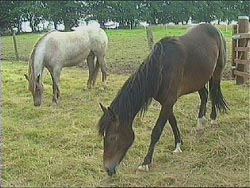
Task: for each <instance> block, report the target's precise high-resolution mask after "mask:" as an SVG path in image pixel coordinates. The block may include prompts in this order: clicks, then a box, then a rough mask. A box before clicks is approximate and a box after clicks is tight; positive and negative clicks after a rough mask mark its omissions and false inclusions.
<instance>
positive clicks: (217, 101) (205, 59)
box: [98, 24, 228, 176]
mask: <svg viewBox="0 0 250 188" xmlns="http://www.w3.org/2000/svg"><path fill="white" fill-rule="evenodd" d="M225 63H226V43H225V39H224V37H223V36H222V33H221V32H220V31H219V30H217V29H216V28H215V27H214V26H212V25H210V24H201V25H198V26H196V27H194V28H192V29H191V30H189V31H188V32H187V33H186V34H185V35H183V36H180V37H166V38H163V39H161V40H160V41H159V42H157V43H156V44H155V46H154V49H153V50H152V51H151V53H150V54H149V55H148V57H147V58H146V59H145V60H144V62H143V63H142V64H141V65H140V67H139V69H138V70H137V71H136V72H135V73H134V74H133V75H131V76H130V77H129V79H128V80H127V81H126V82H125V84H124V85H123V87H122V88H121V89H120V91H119V92H118V94H117V96H116V97H115V99H114V100H113V102H112V103H111V105H110V107H108V108H106V107H104V106H103V105H102V104H100V105H101V108H102V110H103V112H104V114H103V116H102V117H101V118H100V120H99V123H98V126H99V134H100V135H101V136H103V141H104V153H103V164H104V168H105V170H106V172H107V173H108V175H110V176H112V175H113V174H115V173H116V167H117V166H118V165H119V163H120V162H121V161H122V159H123V157H124V156H125V154H126V152H127V150H128V149H129V148H130V147H131V145H132V143H133V141H134V137H135V136H134V131H133V128H132V123H133V120H134V118H135V116H136V114H137V113H138V112H139V111H141V112H144V111H145V110H147V108H148V106H149V104H150V102H151V100H152V99H155V100H156V101H158V102H159V103H160V104H161V111H160V114H159V117H158V119H157V121H156V124H155V126H154V128H153V130H152V134H151V143H150V145H149V149H148V152H147V155H146V157H145V158H144V161H143V163H142V164H141V165H140V166H139V169H140V170H146V171H148V169H149V168H150V165H151V163H152V157H153V152H154V149H155V145H156V143H157V142H158V140H159V138H160V135H161V133H162V130H163V128H164V126H165V124H166V122H167V121H169V123H170V125H171V128H172V131H173V134H174V138H175V150H174V152H181V148H180V147H181V145H182V144H183V142H182V139H181V134H180V131H179V128H178V126H177V121H176V118H175V115H174V111H173V106H174V104H175V103H176V101H177V99H178V98H179V97H180V96H183V95H186V94H189V93H193V92H196V91H198V92H199V95H200V99H201V105H200V110H199V115H198V122H199V121H204V119H205V113H206V103H207V98H208V90H207V89H206V87H205V85H206V84H207V83H209V94H210V99H211V102H212V112H211V114H210V118H211V119H212V120H213V121H215V120H216V118H217V111H216V109H218V110H220V111H226V110H227V109H228V106H227V104H226V102H225V100H224V98H223V96H222V93H221V87H220V82H221V78H222V72H223V69H224V66H225Z"/></svg>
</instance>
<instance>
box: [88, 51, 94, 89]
mask: <svg viewBox="0 0 250 188" xmlns="http://www.w3.org/2000/svg"><path fill="white" fill-rule="evenodd" d="M94 60H95V54H94V53H93V52H92V51H91V52H90V53H89V55H88V57H87V64H88V68H89V79H88V82H87V88H88V89H91V86H92V82H93V74H94V68H95V62H94Z"/></svg>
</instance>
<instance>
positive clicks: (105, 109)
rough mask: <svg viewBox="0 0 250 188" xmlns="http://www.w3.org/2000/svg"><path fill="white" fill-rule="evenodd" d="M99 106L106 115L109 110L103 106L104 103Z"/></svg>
mask: <svg viewBox="0 0 250 188" xmlns="http://www.w3.org/2000/svg"><path fill="white" fill-rule="evenodd" d="M99 104H100V106H101V109H102V111H103V112H104V114H105V113H108V109H107V108H106V107H105V106H103V105H102V103H99Z"/></svg>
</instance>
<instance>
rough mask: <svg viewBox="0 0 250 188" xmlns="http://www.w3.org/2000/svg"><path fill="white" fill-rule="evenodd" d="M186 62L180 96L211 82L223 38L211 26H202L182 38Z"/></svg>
mask: <svg viewBox="0 0 250 188" xmlns="http://www.w3.org/2000/svg"><path fill="white" fill-rule="evenodd" d="M180 41H181V43H182V45H183V47H184V49H185V50H184V51H185V57H186V58H185V61H184V70H183V78H182V84H181V89H180V95H184V94H187V93H191V92H195V91H198V90H200V89H202V88H203V87H204V86H205V84H206V83H207V82H208V81H209V80H210V78H211V77H212V75H213V72H214V70H215V67H216V64H217V62H218V57H219V54H220V50H221V48H220V45H221V37H220V33H219V31H218V30H217V29H216V28H215V27H214V26H212V25H211V24H201V25H198V26H196V27H194V28H193V29H191V30H190V31H188V32H187V34H185V35H183V36H182V37H180Z"/></svg>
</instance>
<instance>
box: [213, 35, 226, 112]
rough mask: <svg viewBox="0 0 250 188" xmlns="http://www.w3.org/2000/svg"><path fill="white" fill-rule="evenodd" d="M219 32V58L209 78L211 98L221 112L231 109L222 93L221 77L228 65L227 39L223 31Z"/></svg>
mask: <svg viewBox="0 0 250 188" xmlns="http://www.w3.org/2000/svg"><path fill="white" fill-rule="evenodd" d="M218 33H219V38H220V39H219V42H218V45H219V48H220V50H219V56H218V59H217V64H216V67H215V70H214V73H213V75H212V78H211V79H210V80H209V95H210V100H211V101H212V104H214V105H215V107H216V108H217V109H218V110H219V111H220V112H221V111H222V112H226V111H227V110H229V106H228V104H227V102H226V100H225V98H224V97H223V95H222V92H221V86H220V82H221V78H222V73H223V70H224V67H225V65H226V61H227V60H226V41H225V38H224V37H223V35H222V33H221V32H220V31H218Z"/></svg>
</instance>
